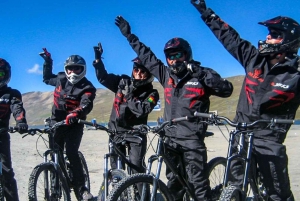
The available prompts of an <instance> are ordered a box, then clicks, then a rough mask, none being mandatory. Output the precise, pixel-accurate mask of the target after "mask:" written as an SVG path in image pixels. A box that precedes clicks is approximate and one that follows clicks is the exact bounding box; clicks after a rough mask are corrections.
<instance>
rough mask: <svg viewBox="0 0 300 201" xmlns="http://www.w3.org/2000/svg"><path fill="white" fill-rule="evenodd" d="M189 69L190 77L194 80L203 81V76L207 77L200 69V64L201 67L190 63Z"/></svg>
mask: <svg viewBox="0 0 300 201" xmlns="http://www.w3.org/2000/svg"><path fill="white" fill-rule="evenodd" d="M187 69H188V71H189V73H190V75H191V76H192V77H194V78H198V79H202V78H203V76H204V75H205V72H204V71H203V70H202V68H201V67H200V63H199V65H196V64H193V63H189V64H187Z"/></svg>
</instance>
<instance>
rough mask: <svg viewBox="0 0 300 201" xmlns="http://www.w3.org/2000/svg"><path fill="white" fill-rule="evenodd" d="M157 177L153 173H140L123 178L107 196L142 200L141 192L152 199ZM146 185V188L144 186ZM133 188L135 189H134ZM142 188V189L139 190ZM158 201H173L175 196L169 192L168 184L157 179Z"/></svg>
mask: <svg viewBox="0 0 300 201" xmlns="http://www.w3.org/2000/svg"><path fill="white" fill-rule="evenodd" d="M154 181H155V178H154V177H153V176H152V175H149V174H144V173H139V174H133V175H131V176H129V177H126V178H124V179H122V180H121V181H120V182H119V183H118V184H117V185H116V186H115V188H114V189H113V190H112V191H111V192H110V194H109V195H108V197H107V200H108V201H123V200H124V201H125V200H126V201H141V200H143V199H141V194H142V193H141V192H143V191H144V192H145V194H146V195H147V196H146V198H145V199H144V200H147V201H148V200H150V196H152V194H153V184H154ZM143 187H145V188H143ZM132 189H133V191H132ZM138 189H140V190H138ZM154 193H155V195H153V196H155V200H156V201H172V200H174V199H173V196H172V195H171V194H170V193H169V190H168V188H167V186H166V185H165V184H164V183H163V182H162V181H161V180H158V181H157V190H156V192H154Z"/></svg>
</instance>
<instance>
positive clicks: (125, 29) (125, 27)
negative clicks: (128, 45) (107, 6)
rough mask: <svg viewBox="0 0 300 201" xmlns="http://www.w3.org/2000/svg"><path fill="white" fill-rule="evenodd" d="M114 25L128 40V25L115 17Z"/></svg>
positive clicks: (129, 30) (123, 20)
mask: <svg viewBox="0 0 300 201" xmlns="http://www.w3.org/2000/svg"><path fill="white" fill-rule="evenodd" d="M115 24H116V25H117V26H118V27H119V29H120V31H121V33H122V34H123V35H124V36H125V37H126V38H128V36H129V35H130V34H131V28H130V25H129V23H128V22H127V21H126V20H125V19H124V18H123V17H122V16H120V15H119V16H117V17H116V20H115Z"/></svg>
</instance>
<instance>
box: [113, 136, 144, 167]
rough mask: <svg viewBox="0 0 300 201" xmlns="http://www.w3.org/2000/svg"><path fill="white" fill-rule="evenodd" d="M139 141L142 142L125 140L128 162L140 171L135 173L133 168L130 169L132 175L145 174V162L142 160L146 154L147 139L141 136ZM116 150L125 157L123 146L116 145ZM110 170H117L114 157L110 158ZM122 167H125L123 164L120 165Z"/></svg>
mask: <svg viewBox="0 0 300 201" xmlns="http://www.w3.org/2000/svg"><path fill="white" fill-rule="evenodd" d="M141 139H142V140H136V139H134V140H131V139H130V138H126V139H125V140H126V144H128V151H129V153H128V155H129V160H130V162H131V163H132V164H133V165H134V166H136V167H138V168H139V169H140V170H142V171H137V170H135V169H134V168H132V172H133V173H138V172H140V173H144V172H146V168H145V167H146V165H145V161H144V158H145V154H146V149H147V137H146V136H145V135H144V136H141ZM117 146H118V148H119V149H120V150H121V152H122V153H123V154H124V155H126V147H125V145H122V144H120V143H119V144H118V145H117ZM110 159H111V168H112V169H114V168H117V158H115V157H111V158H110ZM122 166H123V167H125V164H124V163H123V164H122Z"/></svg>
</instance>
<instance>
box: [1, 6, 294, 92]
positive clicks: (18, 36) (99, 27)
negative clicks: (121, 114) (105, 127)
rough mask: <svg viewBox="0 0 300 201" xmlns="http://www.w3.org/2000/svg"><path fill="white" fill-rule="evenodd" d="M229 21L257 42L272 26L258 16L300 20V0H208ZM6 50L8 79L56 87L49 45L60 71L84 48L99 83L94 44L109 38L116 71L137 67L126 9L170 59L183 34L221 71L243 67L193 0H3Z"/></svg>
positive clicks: (27, 87) (24, 86)
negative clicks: (45, 55) (47, 76)
mask: <svg viewBox="0 0 300 201" xmlns="http://www.w3.org/2000/svg"><path fill="white" fill-rule="evenodd" d="M206 3H207V6H208V7H210V8H212V9H213V10H214V11H215V12H216V13H217V14H218V15H219V16H220V17H221V18H222V19H223V20H224V21H226V22H227V23H229V24H230V25H231V26H233V27H234V28H235V29H236V30H237V31H238V32H239V33H240V35H241V36H242V37H243V38H244V39H247V40H249V41H250V42H252V44H254V45H257V41H258V40H264V39H265V37H266V35H267V33H268V32H267V29H266V28H265V27H264V26H261V25H258V24H257V23H258V22H259V21H263V20H267V19H270V18H273V17H276V16H278V15H283V16H289V17H292V18H294V19H295V20H296V21H298V22H300V4H299V0H288V1H279V0H263V1H262V0H251V1H249V0H240V1H238V0H226V1H224V0H206ZM0 7H1V17H0V25H1V31H0V44H1V45H0V57H2V58H4V59H6V60H7V61H8V62H9V63H10V64H11V66H12V78H11V81H10V83H9V86H11V87H13V88H16V89H19V90H20V91H21V93H26V92H32V91H52V90H53V87H51V86H47V85H46V84H44V83H43V82H42V65H43V59H42V58H41V57H40V56H39V55H38V53H39V52H41V51H42V48H43V47H46V48H47V49H48V51H49V52H50V53H51V54H52V57H53V60H54V64H53V72H54V73H57V72H59V71H63V63H64V61H65V60H66V58H67V57H68V56H69V55H72V54H78V55H81V56H82V57H83V58H84V59H85V60H86V62H87V75H86V76H87V78H88V79H89V80H91V81H92V82H93V84H94V86H95V87H96V88H103V86H102V85H101V84H99V82H98V81H97V79H96V76H95V72H94V68H93V66H92V61H93V59H94V52H93V46H94V45H96V44H97V43H98V42H101V43H102V46H103V49H104V53H103V57H104V60H103V61H104V63H105V65H106V69H107V70H108V72H110V73H115V74H130V73H131V70H132V62H131V60H132V59H133V58H135V57H136V54H135V53H134V52H133V51H132V49H131V47H130V46H129V45H128V42H127V40H126V39H125V38H124V37H123V35H121V33H120V31H119V29H118V28H117V26H116V25H115V24H114V21H115V17H116V16H117V15H122V16H123V17H124V18H125V19H126V20H127V21H129V23H130V25H131V28H132V33H134V34H136V35H137V36H138V37H139V38H140V40H141V41H142V42H144V43H145V44H146V45H147V46H149V47H151V49H152V50H153V51H154V52H155V53H156V56H157V57H158V58H160V59H161V60H162V61H165V58H164V54H163V47H164V44H165V43H166V42H167V41H168V40H169V39H171V38H173V37H182V38H184V39H186V40H187V41H189V43H190V44H191V46H192V50H193V56H194V59H195V60H198V61H200V62H201V63H202V65H203V66H207V67H211V68H213V69H215V70H216V71H217V72H219V73H220V75H221V76H222V77H231V76H235V75H243V74H244V72H243V69H242V67H241V66H240V64H239V63H238V62H237V61H235V60H234V59H233V57H232V56H231V55H230V54H229V53H228V52H227V51H225V49H224V48H223V46H222V45H221V44H220V43H219V42H218V41H217V39H216V38H215V37H214V36H213V34H212V33H211V31H210V30H209V29H208V28H207V27H206V25H204V23H203V21H202V20H201V19H200V14H199V13H198V12H197V10H196V9H195V8H194V7H193V6H192V5H191V4H190V0H172V1H171V0H152V1H151V0H150V1H141V0H129V1H124V0H118V1H117V0H108V1H103V0H86V1H79V0H73V1H68V0H64V1H62V0H51V1H37V0H30V1H19V0H18V1H17V0H1V1H0Z"/></svg>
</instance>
